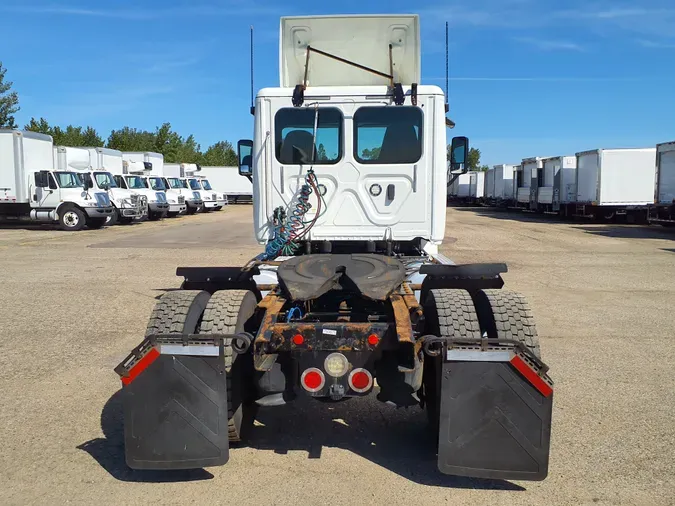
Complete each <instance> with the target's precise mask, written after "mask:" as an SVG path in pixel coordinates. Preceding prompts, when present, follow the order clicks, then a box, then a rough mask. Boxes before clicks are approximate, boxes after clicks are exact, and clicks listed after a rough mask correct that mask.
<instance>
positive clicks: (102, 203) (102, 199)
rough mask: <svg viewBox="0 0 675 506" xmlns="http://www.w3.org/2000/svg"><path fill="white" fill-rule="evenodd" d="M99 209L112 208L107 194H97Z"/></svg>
mask: <svg viewBox="0 0 675 506" xmlns="http://www.w3.org/2000/svg"><path fill="white" fill-rule="evenodd" d="M94 196H95V197H96V206H97V207H110V197H108V194H107V193H95V194H94Z"/></svg>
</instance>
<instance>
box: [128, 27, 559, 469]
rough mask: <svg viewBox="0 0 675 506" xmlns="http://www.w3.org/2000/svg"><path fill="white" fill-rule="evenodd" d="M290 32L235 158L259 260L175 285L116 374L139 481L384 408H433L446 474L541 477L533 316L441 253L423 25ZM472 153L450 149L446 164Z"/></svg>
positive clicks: (437, 157) (544, 446)
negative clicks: (274, 421) (281, 423)
mask: <svg viewBox="0 0 675 506" xmlns="http://www.w3.org/2000/svg"><path fill="white" fill-rule="evenodd" d="M280 31H281V37H280V40H281V44H280V74H281V82H280V86H279V87H271V88H263V89H261V90H259V91H258V93H257V96H256V97H255V101H254V108H253V110H252V112H253V114H254V130H253V139H251V140H241V141H239V142H238V145H237V151H238V157H239V172H240V174H241V175H242V176H243V177H247V178H251V180H252V185H253V203H254V205H253V211H254V213H253V215H254V219H253V233H254V235H255V237H256V239H257V241H258V242H259V244H260V245H261V250H262V251H261V252H260V254H258V255H257V256H256V257H255V258H252V259H251V260H250V261H249V262H247V263H245V264H244V265H239V266H213V267H186V266H178V267H177V270H176V274H177V275H178V276H179V277H180V278H182V283H181V286H180V289H178V290H172V291H168V292H166V293H165V294H164V295H162V296H161V298H160V299H159V300H158V302H157V304H156V306H155V308H154V310H153V311H152V314H151V315H150V320H149V322H148V326H147V330H146V334H145V336H144V338H143V339H142V340H141V341H140V344H139V345H138V346H137V347H136V348H134V349H133V350H132V351H131V353H130V354H129V355H128V356H127V357H126V358H125V359H124V360H123V361H122V362H121V363H120V364H119V365H118V366H117V367H116V369H115V371H116V373H117V374H118V376H119V378H120V380H121V385H122V390H121V397H122V402H123V406H124V408H123V409H124V422H123V423H124V441H125V443H124V445H125V456H126V462H127V464H128V466H129V467H131V468H133V469H144V470H147V469H151V470H165V469H192V468H200V467H208V466H219V465H224V464H226V463H227V462H228V460H229V458H230V452H229V445H230V443H231V442H234V441H245V439H246V434H247V433H248V430H250V428H251V426H252V424H253V419H254V418H253V417H254V415H255V411H256V409H257V408H259V407H262V408H263V409H274V407H275V406H279V405H283V404H285V403H289V402H293V400H294V399H296V398H298V397H301V396H302V397H308V398H313V399H316V400H320V401H323V402H340V401H349V402H357V404H356V405H355V406H354V407H355V409H358V407H359V404H358V400H357V399H358V398H359V397H363V396H366V395H370V394H373V395H376V397H377V399H378V400H380V401H382V402H385V403H387V404H389V405H393V406H397V407H401V408H412V409H417V408H422V409H424V410H426V412H427V415H428V422H429V427H430V429H429V430H431V431H432V432H433V433H434V434H436V442H437V464H438V468H439V469H440V471H441V472H443V473H446V474H453V475H462V476H472V477H482V478H499V479H520V480H542V479H544V478H545V477H546V475H547V472H548V460H549V446H550V433H551V413H552V403H553V383H552V380H551V378H550V376H549V374H548V367H547V366H546V365H545V363H544V362H543V361H542V355H541V350H540V344H539V340H538V336H537V331H536V325H535V322H534V319H533V315H532V312H531V310H530V308H529V306H528V303H527V301H526V300H525V297H524V296H523V295H521V294H519V293H517V292H513V291H510V290H504V289H503V285H504V280H503V278H502V274H503V273H505V272H507V267H506V265H504V264H501V263H496V264H480V263H475V264H455V263H453V262H452V261H451V260H449V259H448V258H447V257H445V256H444V255H443V254H441V253H439V246H441V245H442V243H443V239H444V236H445V232H446V205H445V204H446V194H447V190H446V185H447V182H448V181H449V178H448V172H447V171H448V168H447V163H446V152H447V150H446V148H447V146H446V128H447V127H446V125H447V124H448V123H449V122H448V121H447V119H446V114H447V113H448V111H449V108H448V106H447V100H446V96H445V94H444V93H443V91H442V90H441V89H440V88H438V87H437V86H433V85H426V84H421V83H420V77H421V68H420V60H421V50H420V42H419V41H420V32H419V17H418V16H417V15H390V16H389V15H386V16H312V17H302V18H296V17H286V18H282V19H281V27H280ZM347 132H349V133H350V134H349V135H346V133H347ZM352 132H353V135H352ZM319 139H320V140H321V143H318V142H317V141H318V140H319ZM319 144H322V145H323V148H324V149H323V150H320V149H319ZM468 148H469V141H468V139H467V138H466V137H455V138H453V139H452V142H451V158H452V160H451V162H452V165H451V166H453V167H454V166H456V165H458V164H460V165H461V164H463V163H464V162H465V159H464V158H465V154H466V153H468ZM306 416H307V420H308V423H311V419H312V411H311V409H310V410H308V412H307V415H306ZM410 423H416V422H413V421H412V420H411V421H410ZM419 430H420V436H421V435H422V433H423V432H424V429H423V427H420V428H419Z"/></svg>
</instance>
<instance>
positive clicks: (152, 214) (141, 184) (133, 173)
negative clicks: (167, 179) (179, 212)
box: [113, 152, 169, 221]
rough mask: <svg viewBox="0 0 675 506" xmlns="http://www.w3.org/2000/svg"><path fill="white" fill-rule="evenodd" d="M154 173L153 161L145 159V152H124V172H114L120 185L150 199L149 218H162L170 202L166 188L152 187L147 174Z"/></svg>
mask: <svg viewBox="0 0 675 506" xmlns="http://www.w3.org/2000/svg"><path fill="white" fill-rule="evenodd" d="M151 173H152V162H148V161H146V160H145V153H125V152H122V173H121V174H114V173H113V175H114V177H115V182H116V183H117V184H118V186H120V187H122V188H126V189H127V190H132V191H136V192H138V193H140V194H142V195H145V196H146V197H147V199H148V219H149V220H151V221H156V220H161V219H162V218H164V217H165V216H166V215H167V214H168V212H169V202H168V201H167V199H166V193H165V192H164V190H159V191H157V190H153V189H152V188H150V183H149V182H148V179H147V176H149V175H150V174H151Z"/></svg>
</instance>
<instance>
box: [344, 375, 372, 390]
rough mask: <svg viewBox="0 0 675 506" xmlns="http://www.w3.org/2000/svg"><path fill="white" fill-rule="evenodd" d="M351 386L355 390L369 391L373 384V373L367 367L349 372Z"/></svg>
mask: <svg viewBox="0 0 675 506" xmlns="http://www.w3.org/2000/svg"><path fill="white" fill-rule="evenodd" d="M349 386H350V388H351V389H352V390H354V392H358V393H360V394H362V393H364V392H367V391H368V390H370V389H371V388H372V386H373V375H372V374H370V372H369V371H368V370H366V369H354V370H353V371H352V372H351V373H350V374H349Z"/></svg>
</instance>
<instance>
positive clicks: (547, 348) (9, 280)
mask: <svg viewBox="0 0 675 506" xmlns="http://www.w3.org/2000/svg"><path fill="white" fill-rule="evenodd" d="M251 236H252V227H251V207H250V206H233V207H231V208H229V209H226V210H224V211H221V212H220V213H215V214H211V215H202V216H191V217H183V218H180V219H176V220H165V221H164V222H161V223H144V224H141V225H135V226H129V227H115V228H112V229H104V230H99V231H84V232H81V233H63V232H60V231H57V230H44V229H41V228H34V229H28V230H26V229H17V228H9V229H8V228H5V229H2V230H0V262H1V265H2V275H1V278H0V279H1V280H2V288H3V289H2V291H1V292H0V325H1V327H0V328H2V329H4V331H3V339H2V340H1V341H0V381H1V387H2V388H0V406H1V409H0V426H1V427H2V430H0V444H1V445H2V451H0V485H1V486H0V502H1V503H2V504H22V505H23V504H62V503H67V502H68V503H76V504H124V505H130V504H155V503H163V504H180V505H185V504H193V503H201V504H204V503H209V504H216V503H218V504H220V503H222V504H254V503H255V504H289V503H292V504H296V505H297V504H341V505H343V504H404V503H405V504H411V503H412V504H444V503H453V504H486V503H488V502H495V501H496V502H499V503H507V504H511V503H513V504H556V505H557V504H575V505H576V504H631V505H634V504H644V505H657V504H674V503H675V499H674V498H675V478H674V477H673V473H674V472H675V458H674V457H675V454H674V448H675V420H674V418H673V413H675V374H674V373H673V368H674V367H675V351H674V350H675V347H674V346H672V345H671V341H672V340H673V339H674V338H675V318H674V317H673V310H675V233H673V231H667V230H662V229H657V228H648V227H641V226H637V227H630V226H611V225H597V226H594V225H585V224H564V223H557V222H552V221H551V220H541V221H539V220H537V219H535V218H533V217H527V216H526V215H520V214H510V213H502V212H495V211H487V210H481V209H477V210H471V209H449V210H448V225H447V237H448V241H447V243H446V245H445V246H444V247H443V248H442V251H443V253H445V254H446V255H448V256H450V257H451V258H453V259H454V260H455V261H457V262H476V261H505V262H507V263H508V265H509V273H508V274H506V275H505V279H506V284H507V287H508V288H510V289H514V290H518V291H521V292H523V293H524V294H526V295H527V296H528V298H529V299H530V301H531V303H532V306H533V309H534V312H535V316H536V317H537V323H538V327H539V333H540V335H541V337H542V348H543V358H544V360H545V361H546V362H547V363H548V364H549V365H550V366H551V374H552V376H553V378H554V380H555V382H556V394H555V395H556V397H555V406H554V413H553V417H554V426H553V442H552V455H551V463H550V473H549V477H548V479H547V480H545V481H543V482H535V483H531V482H517V483H516V482H514V483H511V482H495V481H480V480H467V479H460V478H455V477H450V476H444V475H442V474H440V473H439V472H438V471H436V468H435V458H434V453H433V452H434V448H433V444H432V438H431V437H430V435H429V434H425V428H426V425H425V416H424V414H423V412H422V411H420V410H418V409H415V410H408V411H406V410H395V409H393V408H390V407H389V406H386V405H383V404H381V403H379V402H378V401H377V400H375V399H374V398H365V399H361V400H358V401H350V402H347V403H341V404H338V405H324V404H320V403H312V402H296V403H295V404H292V405H289V406H287V407H283V408H268V409H263V410H261V411H260V413H259V416H258V421H257V424H256V427H255V429H254V431H253V434H252V441H251V442H250V446H249V447H243V448H238V449H234V450H232V451H231V455H230V463H229V464H228V465H227V466H225V467H222V468H212V469H208V470H203V471H198V472H191V473H187V474H186V473H180V474H168V475H162V474H153V473H150V474H141V473H137V472H132V471H131V470H129V469H128V468H127V467H126V466H125V464H124V454H123V446H122V439H121V426H120V419H121V418H120V417H121V413H120V406H119V402H118V400H117V396H116V395H115V393H116V392H117V391H118V389H119V386H120V383H119V380H118V378H117V376H116V375H115V373H114V372H113V367H114V366H115V365H117V364H118V362H119V361H120V360H121V359H122V358H124V356H125V355H126V354H127V352H128V351H129V350H130V349H131V348H132V347H134V346H135V345H137V344H138V343H139V342H140V340H141V338H142V336H143V333H144V330H145V325H146V322H147V318H148V316H149V314H150V311H151V309H152V307H153V305H154V303H155V298H156V297H157V296H159V295H161V293H163V290H166V289H171V288H175V287H178V286H179V284H180V280H179V279H178V278H176V277H175V275H174V273H175V268H176V267H177V266H180V265H240V264H241V263H242V262H244V261H246V260H248V259H249V258H251V257H252V256H253V255H254V254H257V253H258V252H259V251H260V250H259V247H258V246H257V245H256V244H255V243H254V242H253V241H252V239H251Z"/></svg>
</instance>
